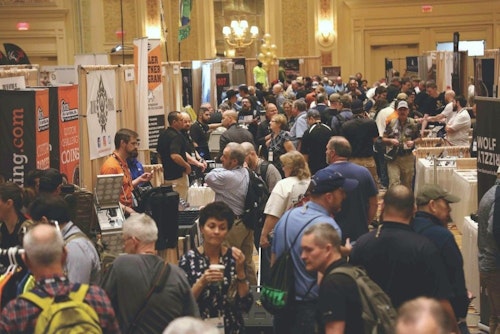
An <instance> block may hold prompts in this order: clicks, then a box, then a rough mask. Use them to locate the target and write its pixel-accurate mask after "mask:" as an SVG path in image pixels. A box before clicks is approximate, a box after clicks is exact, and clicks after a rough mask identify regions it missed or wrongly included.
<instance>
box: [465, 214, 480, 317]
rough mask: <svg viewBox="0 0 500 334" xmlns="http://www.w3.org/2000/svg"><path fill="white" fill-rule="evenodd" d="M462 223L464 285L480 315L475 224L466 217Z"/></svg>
mask: <svg viewBox="0 0 500 334" xmlns="http://www.w3.org/2000/svg"><path fill="white" fill-rule="evenodd" d="M463 222H464V223H463V232H462V255H463V257H464V273H465V285H466V286H467V289H468V290H469V291H471V292H472V294H473V295H474V296H476V299H474V300H473V301H472V304H474V307H475V309H476V310H477V312H478V313H480V312H481V310H480V307H481V301H480V298H481V295H480V293H479V291H480V289H479V265H478V259H477V254H478V250H477V223H476V222H475V221H473V220H472V219H471V218H470V216H466V217H465V218H464V219H463Z"/></svg>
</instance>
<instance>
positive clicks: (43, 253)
mask: <svg viewBox="0 0 500 334" xmlns="http://www.w3.org/2000/svg"><path fill="white" fill-rule="evenodd" d="M23 247H24V251H25V252H26V257H27V258H28V259H29V260H30V261H31V263H33V264H35V265H38V266H48V265H51V264H54V263H56V262H58V261H61V258H62V254H63V248H64V240H63V237H62V234H61V232H59V231H58V230H57V229H56V228H55V227H54V226H52V225H49V224H40V225H37V226H35V227H33V228H32V229H30V230H28V232H27V233H26V234H25V235H24V239H23Z"/></svg>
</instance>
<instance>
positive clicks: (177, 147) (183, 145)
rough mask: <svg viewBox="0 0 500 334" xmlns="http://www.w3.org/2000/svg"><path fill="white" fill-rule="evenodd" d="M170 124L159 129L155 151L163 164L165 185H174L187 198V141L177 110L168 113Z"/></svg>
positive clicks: (189, 171)
mask: <svg viewBox="0 0 500 334" xmlns="http://www.w3.org/2000/svg"><path fill="white" fill-rule="evenodd" d="M168 123H169V124H170V126H169V127H168V128H166V129H165V130H163V131H161V133H160V136H159V137H158V147H157V151H158V153H159V154H160V157H161V162H162V164H163V177H164V178H165V184H166V185H175V186H176V187H175V189H174V190H175V191H177V192H178V193H179V197H180V198H182V199H184V200H187V192H188V188H189V180H188V175H189V174H190V173H191V165H190V164H189V163H188V162H187V158H186V150H187V141H186V139H185V138H184V135H183V134H182V133H181V132H180V131H181V130H182V129H183V127H184V120H183V118H182V115H181V113H180V112H178V111H172V112H170V113H169V114H168Z"/></svg>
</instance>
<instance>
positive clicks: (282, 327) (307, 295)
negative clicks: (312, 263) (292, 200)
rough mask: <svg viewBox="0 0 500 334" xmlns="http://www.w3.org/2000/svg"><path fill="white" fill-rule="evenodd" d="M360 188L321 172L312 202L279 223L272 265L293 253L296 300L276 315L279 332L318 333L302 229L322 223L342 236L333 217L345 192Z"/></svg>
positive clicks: (315, 181)
mask: <svg viewBox="0 0 500 334" xmlns="http://www.w3.org/2000/svg"><path fill="white" fill-rule="evenodd" d="M357 185H358V181H357V180H353V179H346V178H345V177H344V176H342V174H340V173H338V172H333V171H330V170H328V169H322V170H319V171H318V172H317V173H316V174H315V175H314V177H313V178H312V180H311V200H310V201H309V202H307V203H306V204H305V205H304V206H302V207H298V208H295V209H292V210H289V211H287V212H286V213H285V214H284V215H283V216H282V217H281V218H280V220H279V221H278V223H277V225H276V227H275V230H274V239H273V240H272V245H271V246H272V256H271V265H274V263H275V262H276V261H277V260H276V259H279V257H280V256H281V255H282V254H283V253H285V252H287V251H288V250H290V254H291V259H292V261H293V267H294V270H293V273H294V274H293V276H294V277H293V279H294V280H295V285H294V295H295V298H294V300H291V301H288V302H287V310H286V312H284V313H280V314H276V315H275V317H274V329H275V332H276V333H293V334H300V333H303V334H309V333H315V330H316V327H317V326H316V306H317V305H316V304H317V299H318V286H317V285H316V280H317V278H316V277H315V276H313V275H311V274H309V273H308V272H307V270H306V268H305V267H304V263H303V262H302V260H301V258H300V237H301V236H302V234H303V230H304V229H303V228H307V227H306V226H313V225H315V224H319V223H327V224H329V225H331V226H332V227H333V228H334V229H335V230H336V231H337V232H338V233H339V235H340V233H341V231H340V228H339V226H338V225H337V223H336V222H335V220H334V219H333V218H332V214H335V213H337V212H339V211H340V210H341V206H342V201H343V200H344V199H345V197H346V193H345V192H346V191H351V190H353V189H354V188H355V187H357ZM294 241H296V242H295V243H294ZM283 279H285V278H283Z"/></svg>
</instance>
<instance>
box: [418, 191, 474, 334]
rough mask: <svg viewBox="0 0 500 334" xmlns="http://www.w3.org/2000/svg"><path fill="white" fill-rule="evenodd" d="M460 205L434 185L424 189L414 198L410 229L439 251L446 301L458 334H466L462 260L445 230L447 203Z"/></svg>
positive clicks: (454, 197)
mask: <svg viewBox="0 0 500 334" xmlns="http://www.w3.org/2000/svg"><path fill="white" fill-rule="evenodd" d="M459 201H460V198H459V197H458V196H455V195H453V194H451V193H449V192H448V191H447V190H446V189H444V188H442V187H441V186H439V185H437V184H425V185H423V186H422V187H421V188H420V190H419V192H418V194H417V198H416V202H417V212H416V214H415V219H414V220H413V222H412V223H411V226H412V228H413V230H414V231H415V232H417V233H419V234H421V235H423V236H426V237H427V238H429V239H430V240H431V241H432V242H433V243H434V245H436V247H437V248H438V250H439V254H440V255H441V257H442V259H443V263H444V265H445V269H446V273H447V274H448V280H449V281H450V287H451V289H452V292H453V294H452V297H451V298H449V300H450V304H451V306H452V308H453V311H454V313H455V317H456V318H457V321H458V327H459V328H460V330H461V333H468V332H467V331H466V329H467V323H466V319H465V318H466V317H467V310H468V308H469V303H470V300H469V296H468V293H467V288H466V286H465V276H464V269H463V267H464V260H463V257H462V253H461V252H460V249H459V248H458V245H457V242H456V241H455V237H454V236H453V234H452V233H451V232H450V230H448V222H449V221H451V218H450V212H451V208H450V203H457V202H459Z"/></svg>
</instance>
